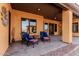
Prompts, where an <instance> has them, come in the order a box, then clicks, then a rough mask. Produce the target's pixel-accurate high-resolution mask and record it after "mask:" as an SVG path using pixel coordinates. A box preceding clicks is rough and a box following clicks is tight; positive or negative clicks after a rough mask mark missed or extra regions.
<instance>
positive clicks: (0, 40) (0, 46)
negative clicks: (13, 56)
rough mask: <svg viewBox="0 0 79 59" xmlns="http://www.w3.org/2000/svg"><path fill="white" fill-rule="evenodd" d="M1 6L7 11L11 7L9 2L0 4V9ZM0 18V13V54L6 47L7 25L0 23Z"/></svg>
mask: <svg viewBox="0 0 79 59" xmlns="http://www.w3.org/2000/svg"><path fill="white" fill-rule="evenodd" d="M2 7H5V8H6V10H7V11H9V10H10V9H11V7H10V4H0V11H1V8H2ZM1 18H2V15H1V13H0V55H3V54H4V53H5V51H6V50H7V48H8V40H9V38H8V34H9V32H8V29H9V25H7V26H4V25H3V24H2V20H1Z"/></svg>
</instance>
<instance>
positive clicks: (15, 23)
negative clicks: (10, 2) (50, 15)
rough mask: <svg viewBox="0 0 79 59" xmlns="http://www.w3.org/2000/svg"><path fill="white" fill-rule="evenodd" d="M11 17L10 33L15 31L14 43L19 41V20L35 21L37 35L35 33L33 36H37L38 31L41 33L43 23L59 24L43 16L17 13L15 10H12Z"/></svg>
mask: <svg viewBox="0 0 79 59" xmlns="http://www.w3.org/2000/svg"><path fill="white" fill-rule="evenodd" d="M11 15H12V17H11V18H12V21H11V24H12V27H11V32H12V31H13V29H15V31H14V39H15V41H18V40H21V18H29V19H36V20H37V33H35V34H39V33H40V31H43V23H44V22H45V21H47V22H52V23H57V24H59V22H57V21H54V20H50V19H44V17H43V16H40V15H36V14H32V13H28V12H22V11H18V10H15V9H13V10H12V14H11ZM57 32H58V31H57ZM57 34H58V33H57Z"/></svg>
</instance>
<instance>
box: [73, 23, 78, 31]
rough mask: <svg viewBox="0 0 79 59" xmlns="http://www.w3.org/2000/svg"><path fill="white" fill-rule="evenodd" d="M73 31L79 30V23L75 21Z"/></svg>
mask: <svg viewBox="0 0 79 59" xmlns="http://www.w3.org/2000/svg"><path fill="white" fill-rule="evenodd" d="M72 31H73V32H78V23H73V26H72Z"/></svg>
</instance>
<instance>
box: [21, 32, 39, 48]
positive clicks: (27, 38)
mask: <svg viewBox="0 0 79 59" xmlns="http://www.w3.org/2000/svg"><path fill="white" fill-rule="evenodd" d="M23 41H26V43H27V46H28V44H29V43H32V44H33V48H34V44H36V43H37V44H38V40H37V39H33V38H31V37H30V36H29V34H28V33H26V32H24V33H22V42H23Z"/></svg>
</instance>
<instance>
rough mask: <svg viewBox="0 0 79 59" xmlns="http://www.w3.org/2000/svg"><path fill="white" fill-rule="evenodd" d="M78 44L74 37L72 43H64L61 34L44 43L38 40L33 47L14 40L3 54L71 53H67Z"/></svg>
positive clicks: (45, 54)
mask: <svg viewBox="0 0 79 59" xmlns="http://www.w3.org/2000/svg"><path fill="white" fill-rule="evenodd" d="M73 39H74V38H73ZM77 39H78V38H77ZM78 45H79V44H78V42H77V43H76V38H75V40H74V42H73V43H72V44H66V43H63V42H62V41H61V36H51V42H45V43H44V42H41V41H40V42H39V44H38V45H35V47H34V48H33V47H32V45H30V46H29V47H27V46H26V45H25V44H21V43H20V42H16V43H14V44H12V46H10V47H9V48H8V50H7V51H6V53H5V54H4V56H57V55H58V56H63V55H65V54H66V55H71V54H69V52H71V51H73V50H74V49H75V48H76V47H78ZM73 53H74V52H73ZM74 54H75V53H74Z"/></svg>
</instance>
